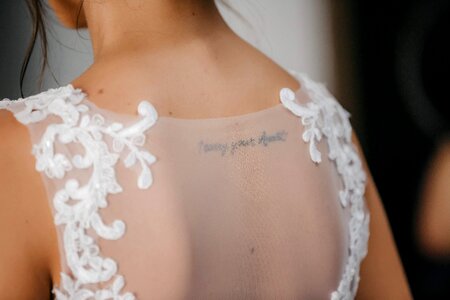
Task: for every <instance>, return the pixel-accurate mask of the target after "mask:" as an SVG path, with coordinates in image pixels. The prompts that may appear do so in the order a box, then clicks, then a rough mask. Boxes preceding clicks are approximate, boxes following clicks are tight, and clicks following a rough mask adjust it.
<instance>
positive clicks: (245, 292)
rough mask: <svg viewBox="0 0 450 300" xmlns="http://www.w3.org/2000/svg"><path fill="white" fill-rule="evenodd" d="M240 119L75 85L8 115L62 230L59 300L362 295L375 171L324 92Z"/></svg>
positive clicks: (283, 100) (9, 104) (300, 94)
mask: <svg viewBox="0 0 450 300" xmlns="http://www.w3.org/2000/svg"><path fill="white" fill-rule="evenodd" d="M291 74H292V75H294V76H295V77H296V78H297V79H298V81H299V83H300V88H299V89H298V90H297V91H293V90H291V89H289V88H283V89H282V90H281V91H280V103H279V105H276V106H273V107H270V108H267V109H264V110H261V111H257V112H253V113H248V114H243V115H238V116H232V117H223V118H209V119H179V118H173V117H168V116H159V115H158V113H157V110H156V109H155V107H154V106H153V105H152V104H151V103H150V102H149V101H146V100H143V101H142V102H141V103H140V104H139V106H138V115H127V114H120V113H117V112H112V111H108V110H105V109H101V108H99V107H97V106H96V105H95V104H94V103H93V102H91V101H90V100H89V99H88V96H87V94H85V93H84V92H83V91H81V90H80V89H75V88H74V87H73V86H72V85H71V84H68V85H66V86H61V87H59V88H56V89H49V90H47V91H44V92H42V93H39V94H36V95H33V96H30V97H27V98H25V99H22V98H20V99H18V100H10V99H7V98H5V99H3V101H1V102H0V108H6V109H8V110H10V111H12V112H13V113H14V115H15V117H16V118H17V120H19V121H20V122H21V123H23V124H26V125H27V126H28V128H29V131H30V136H31V138H32V142H33V149H32V153H33V155H34V156H35V158H36V170H37V171H39V172H42V173H43V174H44V175H45V176H43V179H44V180H43V182H44V184H45V186H46V189H47V192H48V195H49V205H50V206H51V209H52V212H53V215H54V222H55V225H56V226H57V227H56V228H57V233H58V241H59V246H60V254H61V261H60V263H61V270H62V271H61V274H60V275H61V284H60V286H54V288H53V293H54V295H55V297H56V299H126V300H131V299H162V300H165V299H168V300H172V299H333V300H335V299H353V298H354V296H355V293H356V290H357V287H358V281H359V266H360V262H361V260H362V259H363V258H364V257H365V255H366V252H367V241H368V237H369V231H368V223H369V214H368V210H367V207H366V206H365V201H364V191H365V184H366V174H365V173H364V171H363V169H362V165H361V161H360V157H359V153H358V152H357V149H356V147H355V146H354V145H353V144H352V141H351V133H352V128H351V124H350V122H349V118H350V114H349V113H348V111H346V110H345V109H344V108H343V107H342V106H341V105H340V104H339V102H338V101H337V100H336V99H335V98H334V97H333V96H332V95H331V94H330V93H329V91H328V90H327V88H326V87H325V86H324V85H323V84H322V83H318V82H315V81H313V80H312V79H310V78H309V77H308V76H307V75H306V74H304V73H300V72H296V71H291Z"/></svg>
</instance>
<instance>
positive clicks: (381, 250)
mask: <svg viewBox="0 0 450 300" xmlns="http://www.w3.org/2000/svg"><path fill="white" fill-rule="evenodd" d="M352 140H353V143H354V144H355V145H356V146H357V148H358V151H359V153H360V158H361V160H362V163H363V167H364V170H365V172H366V174H367V186H366V192H365V197H366V201H367V206H368V209H369V211H370V227H369V230H370V236H369V245H368V253H367V256H366V258H365V259H364V260H363V261H362V263H361V272H360V275H361V281H360V284H359V288H358V293H357V295H356V299H358V300H364V299H386V300H390V299H392V300H403V299H412V296H411V292H410V290H409V285H408V281H407V278H406V275H405V272H404V270H403V266H402V263H401V260H400V257H399V255H398V252H397V249H396V245H395V242H394V239H393V236H392V232H391V229H390V226H389V222H388V219H387V217H386V214H385V211H384V208H383V204H382V202H381V199H380V195H379V194H378V190H377V188H376V185H375V183H374V180H373V178H372V174H371V173H370V170H369V167H368V165H367V162H366V159H365V157H364V155H363V150H362V147H361V145H360V143H359V140H358V138H357V136H356V134H355V133H354V132H353V136H352Z"/></svg>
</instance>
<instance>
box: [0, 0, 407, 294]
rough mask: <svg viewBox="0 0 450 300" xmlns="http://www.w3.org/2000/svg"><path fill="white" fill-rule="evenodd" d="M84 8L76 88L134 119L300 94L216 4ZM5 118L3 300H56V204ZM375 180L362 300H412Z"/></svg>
mask: <svg viewBox="0 0 450 300" xmlns="http://www.w3.org/2000/svg"><path fill="white" fill-rule="evenodd" d="M79 3H80V2H79V1H77V0H71V1H63V0H52V1H50V4H51V5H52V6H53V7H55V9H56V12H57V15H58V17H59V18H60V19H61V22H62V23H63V24H65V25H66V26H68V27H71V26H72V27H73V24H75V23H74V22H75V21H73V20H74V19H73V18H74V17H73V16H74V15H75V14H74V9H75V10H77V9H78V5H79ZM74 7H75V8H74ZM83 7H84V10H83V18H85V20H84V21H83V22H85V23H86V24H88V26H89V31H90V34H91V38H92V45H93V52H94V63H93V65H92V66H91V67H90V68H88V70H86V71H85V72H84V73H83V74H81V76H79V77H78V78H76V79H75V80H74V81H73V82H72V84H73V85H74V86H75V87H80V88H82V89H83V90H84V91H85V92H87V94H88V97H89V98H90V100H91V101H93V102H95V103H96V104H97V105H98V106H100V107H102V108H106V109H109V110H112V111H120V112H122V113H129V114H135V112H136V107H137V104H138V102H139V101H140V99H144V98H145V99H150V100H151V102H152V103H153V104H154V105H155V106H156V107H158V112H159V114H160V115H165V116H169V115H170V116H173V117H179V118H212V117H223V116H232V115H239V114H244V113H249V112H253V111H257V110H261V109H264V108H267V107H270V106H274V105H277V104H278V103H279V99H278V97H279V96H278V92H279V89H280V88H282V87H290V88H292V89H297V88H298V83H297V81H296V80H295V79H294V78H293V77H291V76H290V75H289V74H288V73H287V72H286V71H285V70H284V69H282V68H281V67H280V66H278V65H277V64H276V63H274V62H273V61H272V60H271V59H269V58H268V57H267V56H265V55H264V54H262V53H261V52H260V51H258V50H257V49H255V48H253V47H252V46H251V45H249V44H248V43H246V42H245V41H243V40H242V39H241V38H240V37H238V36H237V35H236V34H235V33H234V32H233V31H232V30H231V29H230V28H229V27H228V26H227V25H226V23H225V22H224V20H223V19H222V17H221V16H220V14H219V12H218V11H217V8H216V7H215V5H214V3H213V1H209V0H191V1H187V0H183V1H181V0H145V1H144V0H127V1H100V0H98V1H97V0H96V1H92V0H86V1H85V3H84V6H83ZM118 70H120V71H119V72H118ZM124 86H126V87H127V89H124V88H123V87H124ZM0 113H1V115H0V134H1V137H2V143H1V144H0V157H2V160H0V170H2V172H0V185H1V187H0V188H1V189H2V193H0V249H2V250H3V249H5V251H1V252H0V265H2V268H1V269H0V295H8V296H10V299H17V300H20V299H49V297H50V289H51V286H52V285H53V284H58V285H59V272H60V265H59V259H60V258H59V256H58V244H57V240H56V232H55V228H54V225H53V220H52V216H51V213H50V208H49V202H48V200H47V195H46V194H45V191H44V188H43V186H42V182H41V179H40V177H39V174H37V172H36V171H35V170H34V160H33V158H32V156H31V154H30V149H31V144H30V142H29V137H28V135H27V131H26V128H25V127H24V126H22V125H20V124H18V123H17V122H16V121H15V120H14V118H13V117H12V116H11V114H10V113H7V112H0ZM354 141H355V142H357V138H356V136H354ZM358 145H359V143H358ZM3 158H7V159H3ZM364 163H365V159H364ZM365 167H366V170H367V172H368V169H367V165H366V163H365ZM3 170H8V172H5V171H3ZM369 178H370V180H369V183H368V189H367V192H366V197H367V201H368V204H369V207H370V212H371V228H370V229H371V235H370V241H369V253H368V256H367V258H366V259H365V261H364V262H363V264H362V270H361V276H362V279H361V283H360V287H359V293H358V298H357V299H396V300H399V299H400V300H401V299H411V295H410V291H409V288H408V284H407V281H406V277H405V274H404V271H403V268H402V265H401V262H400V259H399V256H398V254H397V250H396V247H395V243H394V241H393V239H392V234H391V231H390V228H389V224H388V222H387V219H386V215H385V213H384V210H383V207H382V204H381V200H380V198H379V195H378V193H377V191H376V187H375V184H374V183H373V180H372V179H371V176H370V177H369ZM12 182H13V183H14V184H10V183H12ZM11 228H14V230H11ZM3 266H5V267H3ZM2 299H3V298H2Z"/></svg>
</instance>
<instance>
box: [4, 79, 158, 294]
mask: <svg viewBox="0 0 450 300" xmlns="http://www.w3.org/2000/svg"><path fill="white" fill-rule="evenodd" d="M84 97H85V94H84V93H82V92H81V90H80V89H74V88H73V86H72V85H70V84H69V85H67V86H63V87H60V88H56V89H50V90H48V91H46V92H43V93H40V94H37V95H35V96H31V97H29V98H26V99H22V98H21V99H19V100H15V101H11V100H9V99H4V100H3V101H1V102H0V108H7V109H9V110H11V111H13V112H14V114H15V117H16V118H17V119H18V120H19V121H20V122H22V123H24V124H29V123H33V122H38V121H41V120H44V119H45V118H46V117H47V116H48V115H54V116H57V117H59V118H60V119H61V123H52V124H50V125H48V126H47V128H46V130H45V132H44V134H43V135H42V137H41V139H40V142H39V143H38V144H35V145H33V149H32V153H33V154H34V155H35V157H36V170H38V171H39V172H44V173H45V174H46V176H47V177H48V178H58V179H62V178H64V177H65V175H66V173H67V172H68V171H70V170H72V169H73V168H78V169H87V168H90V167H92V174H91V176H90V178H89V180H88V182H87V183H86V184H85V185H80V183H79V181H78V180H77V179H75V178H71V179H68V180H67V181H66V182H65V186H64V188H63V189H61V190H59V191H57V192H56V193H55V195H54V198H53V204H54V207H55V210H56V213H55V216H54V222H55V224H56V225H65V227H64V234H63V239H64V251H65V255H66V258H67V264H68V266H69V268H70V270H71V271H72V273H73V277H71V276H70V275H69V274H65V273H63V272H61V274H60V275H61V289H57V288H54V289H53V290H52V292H53V293H54V294H55V296H56V299H117V300H132V299H135V296H134V295H133V294H132V293H130V292H127V293H123V294H121V290H122V288H123V286H124V284H125V282H124V278H123V276H121V275H118V274H117V263H116V261H114V260H113V259H112V258H109V257H102V256H101V254H100V249H99V246H98V245H97V244H96V243H95V242H94V238H93V237H91V236H89V235H88V234H87V232H86V231H87V229H89V228H92V229H93V230H94V231H95V233H96V234H97V235H98V236H99V237H101V238H103V239H107V240H117V239H119V238H121V237H122V236H123V235H124V233H125V223H124V222H123V221H122V220H114V221H113V222H112V224H105V223H104V222H103V220H102V218H101V217H100V215H99V210H100V209H101V208H104V207H106V206H107V205H108V202H107V195H108V194H116V193H120V192H121V191H122V187H121V186H120V185H119V183H118V182H117V181H116V176H115V170H114V166H115V165H116V163H117V161H118V158H119V154H120V153H121V152H122V151H124V150H125V149H126V150H127V151H128V154H127V156H126V158H125V159H124V165H125V167H127V168H130V167H132V166H133V165H135V164H137V163H139V164H140V167H141V173H140V176H139V178H138V182H137V185H138V187H139V188H141V189H147V188H149V187H150V186H151V185H152V182H153V179H152V174H151V172H150V169H149V166H150V165H151V164H153V163H154V162H155V161H156V157H155V156H153V155H152V154H151V153H150V152H148V151H146V150H142V149H141V146H143V145H144V143H145V135H144V132H145V131H146V130H147V129H149V128H150V127H151V126H153V124H155V122H156V120H157V118H158V115H157V112H156V110H155V109H154V107H153V106H152V105H151V104H150V103H148V102H147V101H142V102H141V103H140V104H139V106H138V113H139V115H140V116H141V117H142V118H141V120H139V121H138V122H136V123H135V124H133V125H131V126H129V127H124V125H123V124H121V123H117V122H114V123H112V124H107V122H106V121H105V119H104V118H103V116H102V115H100V114H98V113H95V114H93V115H89V114H88V111H89V107H88V106H86V105H84V104H82V103H81V102H82V100H83V98H84ZM5 100H6V101H5ZM25 100H26V101H25ZM104 136H109V137H110V138H111V139H112V151H111V149H108V145H107V144H106V143H105V141H104V140H103V137H104ZM56 142H59V143H62V144H70V143H77V144H79V145H81V146H82V147H83V149H84V155H74V156H73V157H71V158H69V157H66V156H65V155H64V154H62V153H55V143H56ZM69 200H70V203H71V204H69ZM72 203H73V204H72ZM113 276H115V278H114V280H113V282H112V284H111V285H110V286H108V287H106V288H102V289H99V290H95V291H94V290H91V289H89V288H87V287H84V285H85V284H91V283H99V282H106V281H108V280H110V279H111V278H113Z"/></svg>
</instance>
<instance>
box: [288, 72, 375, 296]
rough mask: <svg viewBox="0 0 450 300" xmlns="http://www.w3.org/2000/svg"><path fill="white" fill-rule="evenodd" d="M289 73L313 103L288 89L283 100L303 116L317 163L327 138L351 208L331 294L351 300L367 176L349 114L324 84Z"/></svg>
mask: <svg viewBox="0 0 450 300" xmlns="http://www.w3.org/2000/svg"><path fill="white" fill-rule="evenodd" d="M290 72H291V74H292V75H294V76H295V77H296V78H298V79H299V81H300V83H301V84H302V87H301V88H303V89H305V90H306V92H307V94H308V95H309V97H310V98H311V101H309V102H307V103H306V104H305V105H301V104H299V103H298V102H296V101H295V100H296V94H295V92H294V91H293V90H291V89H289V88H284V89H282V90H281V91H280V100H281V102H282V103H283V105H284V106H285V107H286V108H288V109H289V110H290V111H291V112H292V113H293V114H294V115H296V116H298V117H301V123H302V125H303V126H304V131H303V134H302V139H303V140H304V141H305V142H307V143H309V152H310V156H311V160H312V161H313V162H314V163H320V162H321V161H322V156H321V153H320V152H319V151H318V149H317V146H316V145H317V143H318V142H319V141H320V140H321V139H322V137H326V138H327V143H328V150H329V151H328V158H329V159H330V160H332V161H334V162H335V164H336V168H337V171H338V173H339V174H340V176H341V179H342V183H343V187H344V188H343V189H342V190H341V191H340V192H339V200H340V203H341V205H342V207H347V206H348V205H350V213H351V217H350V222H349V225H348V226H349V238H350V243H349V248H348V250H349V256H348V260H347V264H346V266H345V269H344V273H343V275H342V278H341V280H340V283H339V286H338V288H337V290H336V291H334V292H333V293H332V294H331V300H351V299H354V297H355V294H356V291H357V288H358V283H359V278H360V277H359V268H360V263H361V261H362V259H363V258H364V257H365V256H366V254H367V243H368V238H369V219H370V216H369V213H368V212H366V211H365V202H364V192H365V186H366V173H365V172H364V169H363V168H362V163H361V160H360V157H359V155H358V151H357V148H356V147H355V146H354V145H353V144H352V140H351V137H352V127H351V124H350V121H349V118H350V113H349V112H348V111H347V110H345V109H344V108H343V107H342V106H341V105H340V103H339V102H338V101H337V100H336V99H335V98H334V97H333V96H332V95H331V94H330V93H329V92H328V90H327V88H326V87H325V86H324V85H323V84H322V83H319V82H315V81H313V80H311V79H310V78H309V77H308V76H307V75H306V74H304V73H299V72H296V71H293V70H291V71H290Z"/></svg>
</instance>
